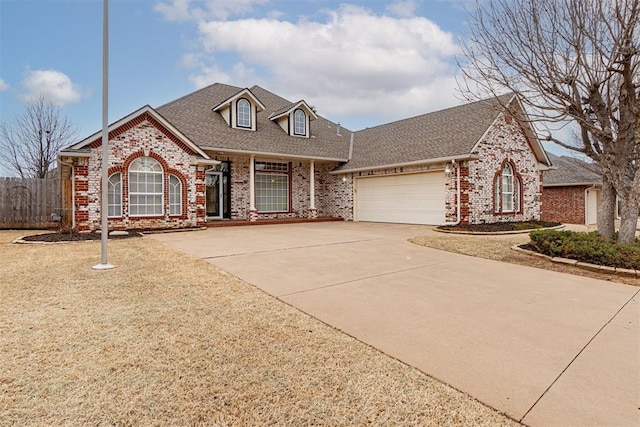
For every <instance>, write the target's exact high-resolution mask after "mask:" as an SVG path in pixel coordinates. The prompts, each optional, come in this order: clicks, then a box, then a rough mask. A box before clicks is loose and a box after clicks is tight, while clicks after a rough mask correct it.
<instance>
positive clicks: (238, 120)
mask: <svg viewBox="0 0 640 427" xmlns="http://www.w3.org/2000/svg"><path fill="white" fill-rule="evenodd" d="M0 1H1V0H0ZM212 110H213V111H215V112H217V113H220V115H221V116H222V118H223V119H224V121H225V122H227V125H229V126H230V127H232V128H235V129H242V130H249V131H256V130H257V122H258V113H259V112H261V111H264V104H262V102H260V100H259V99H258V98H256V97H255V95H254V94H253V93H251V91H250V90H249V89H242V90H241V91H240V92H238V93H236V94H235V95H233V96H231V97H230V98H227V99H225V100H224V101H222V102H220V103H219V104H218V105H216V106H215V107H213V108H212Z"/></svg>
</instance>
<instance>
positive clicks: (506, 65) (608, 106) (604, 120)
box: [460, 0, 640, 242]
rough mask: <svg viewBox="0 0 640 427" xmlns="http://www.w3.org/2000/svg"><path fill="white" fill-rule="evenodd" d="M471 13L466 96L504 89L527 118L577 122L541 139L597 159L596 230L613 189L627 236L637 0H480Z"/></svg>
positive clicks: (637, 115)
mask: <svg viewBox="0 0 640 427" xmlns="http://www.w3.org/2000/svg"><path fill="white" fill-rule="evenodd" d="M470 18H471V19H470V34H469V35H468V36H469V37H468V38H467V39H466V40H463V41H462V45H463V48H462V49H463V53H464V56H465V57H466V60H465V63H463V64H461V67H462V69H463V73H464V75H465V79H464V82H463V83H462V84H461V89H462V90H463V92H464V93H465V96H467V97H471V96H477V95H479V94H477V91H478V89H479V90H480V91H481V92H485V93H484V94H483V95H486V92H489V93H492V94H498V93H502V92H504V91H506V90H510V91H513V92H516V93H517V94H519V97H520V99H521V101H522V102H523V103H524V105H525V106H526V108H527V110H528V112H529V117H530V119H531V120H532V121H539V122H547V123H549V122H560V123H563V122H567V121H573V122H574V123H577V125H578V126H579V129H580V132H579V135H580V136H579V138H577V139H576V140H575V141H566V140H561V139H560V138H558V137H557V135H554V134H553V133H552V132H549V133H548V135H547V136H546V139H547V140H548V141H553V142H555V143H556V144H558V145H560V146H562V147H565V148H567V149H569V150H573V151H576V152H579V153H583V154H585V155H586V156H588V157H590V158H591V159H593V160H594V161H595V162H596V163H597V164H598V165H599V166H600V168H601V170H602V173H603V188H602V190H603V197H602V201H601V205H600V209H599V215H598V231H599V232H600V234H602V235H604V236H607V237H612V236H613V234H614V219H615V214H614V209H615V198H616V193H617V195H618V198H619V199H620V201H621V205H622V210H621V225H620V234H619V240H620V241H625V242H629V241H633V239H634V237H635V230H636V226H637V221H638V203H639V202H640V173H639V172H638V165H640V158H639V156H640V89H639V88H640V34H639V33H640V0H606V1H604V0H517V1H511V0H485V1H482V2H480V1H477V7H476V8H475V10H474V12H472V13H471V16H470ZM460 62H462V61H460ZM472 85H474V86H475V87H474V89H473V90H472V88H471V87H472ZM547 129H548V128H547Z"/></svg>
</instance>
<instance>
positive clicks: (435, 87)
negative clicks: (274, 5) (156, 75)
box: [183, 2, 459, 125]
mask: <svg viewBox="0 0 640 427" xmlns="http://www.w3.org/2000/svg"><path fill="white" fill-rule="evenodd" d="M408 3H410V2H408ZM396 4H398V3H396ZM405 7H407V6H405ZM404 10H405V11H408V10H409V9H404ZM326 17H327V19H326V20H325V21H318V20H316V21H313V20H310V19H301V20H299V21H298V22H295V23H292V22H288V21H279V20H277V19H272V18H271V19H269V18H265V19H239V20H230V21H221V20H201V21H200V22H199V24H198V30H199V33H200V41H199V42H200V51H199V52H198V53H197V54H187V55H186V56H185V58H184V59H183V63H188V64H189V65H191V66H192V67H193V68H194V69H196V70H198V71H196V72H195V73H194V74H193V75H192V76H191V81H192V82H193V83H194V84H195V85H196V86H197V87H201V86H203V85H206V84H210V83H214V82H216V81H219V82H226V83H230V84H235V85H238V86H241V87H245V86H251V85H253V84H259V85H261V86H263V87H265V88H266V89H268V90H271V91H274V92H275V93H277V94H279V95H282V96H285V97H288V98H290V99H292V100H293V99H300V98H304V99H305V100H306V101H308V102H310V103H312V104H314V105H316V106H317V107H318V108H319V109H320V110H319V111H320V113H321V114H323V115H325V116H327V117H330V118H333V117H336V116H343V117H354V118H355V117H358V116H361V115H367V114H368V115H369V116H379V117H380V120H382V121H384V120H393V119H398V118H402V117H408V116H412V115H416V114H421V113H425V112H429V111H432V110H434V109H437V108H442V107H446V106H450V105H453V104H456V103H457V102H456V99H455V97H454V92H455V88H456V87H457V85H456V82H455V79H454V74H455V72H456V70H457V67H456V65H455V61H454V55H455V54H456V53H458V51H459V48H458V46H457V45H456V43H455V41H454V38H453V36H452V34H450V33H447V32H445V31H443V30H441V29H440V28H439V27H438V26H437V25H436V24H435V23H433V22H432V21H430V20H429V19H427V18H424V17H415V16H414V17H391V16H384V15H383V16H381V15H375V14H373V13H372V12H370V11H369V10H367V9H365V8H362V7H357V6H349V5H343V6H341V7H340V8H339V9H337V10H335V11H328V12H327V15H326ZM193 55H195V56H193ZM228 57H232V58H235V60H234V62H233V64H234V65H233V66H224V63H223V62H222V60H223V59H228ZM195 58H197V60H195ZM256 70H258V71H259V72H257V71H256ZM249 79H252V80H249ZM345 125H347V123H345Z"/></svg>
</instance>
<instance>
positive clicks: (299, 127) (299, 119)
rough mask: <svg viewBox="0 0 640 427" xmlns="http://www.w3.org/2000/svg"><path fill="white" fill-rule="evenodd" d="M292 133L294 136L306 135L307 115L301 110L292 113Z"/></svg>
mask: <svg viewBox="0 0 640 427" xmlns="http://www.w3.org/2000/svg"><path fill="white" fill-rule="evenodd" d="M293 133H294V135H306V134H307V115H306V114H305V113H304V111H302V110H296V111H295V112H294V113H293Z"/></svg>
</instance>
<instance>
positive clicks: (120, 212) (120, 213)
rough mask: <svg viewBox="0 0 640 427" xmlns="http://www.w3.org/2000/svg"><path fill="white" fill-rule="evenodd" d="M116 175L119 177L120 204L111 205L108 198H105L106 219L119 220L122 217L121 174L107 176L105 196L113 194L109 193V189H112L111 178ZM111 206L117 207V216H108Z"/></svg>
mask: <svg viewBox="0 0 640 427" xmlns="http://www.w3.org/2000/svg"><path fill="white" fill-rule="evenodd" d="M116 175H120V182H119V184H120V203H119V204H115V203H111V200H110V197H107V217H108V218H120V217H122V172H115V173H112V174H111V175H109V178H108V179H107V186H108V187H107V194H108V195H110V194H113V193H111V191H110V190H111V187H112V184H111V178H112V177H114V176H116ZM112 206H118V207H119V214H118V215H110V214H109V211H110V208H111V207H112Z"/></svg>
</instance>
